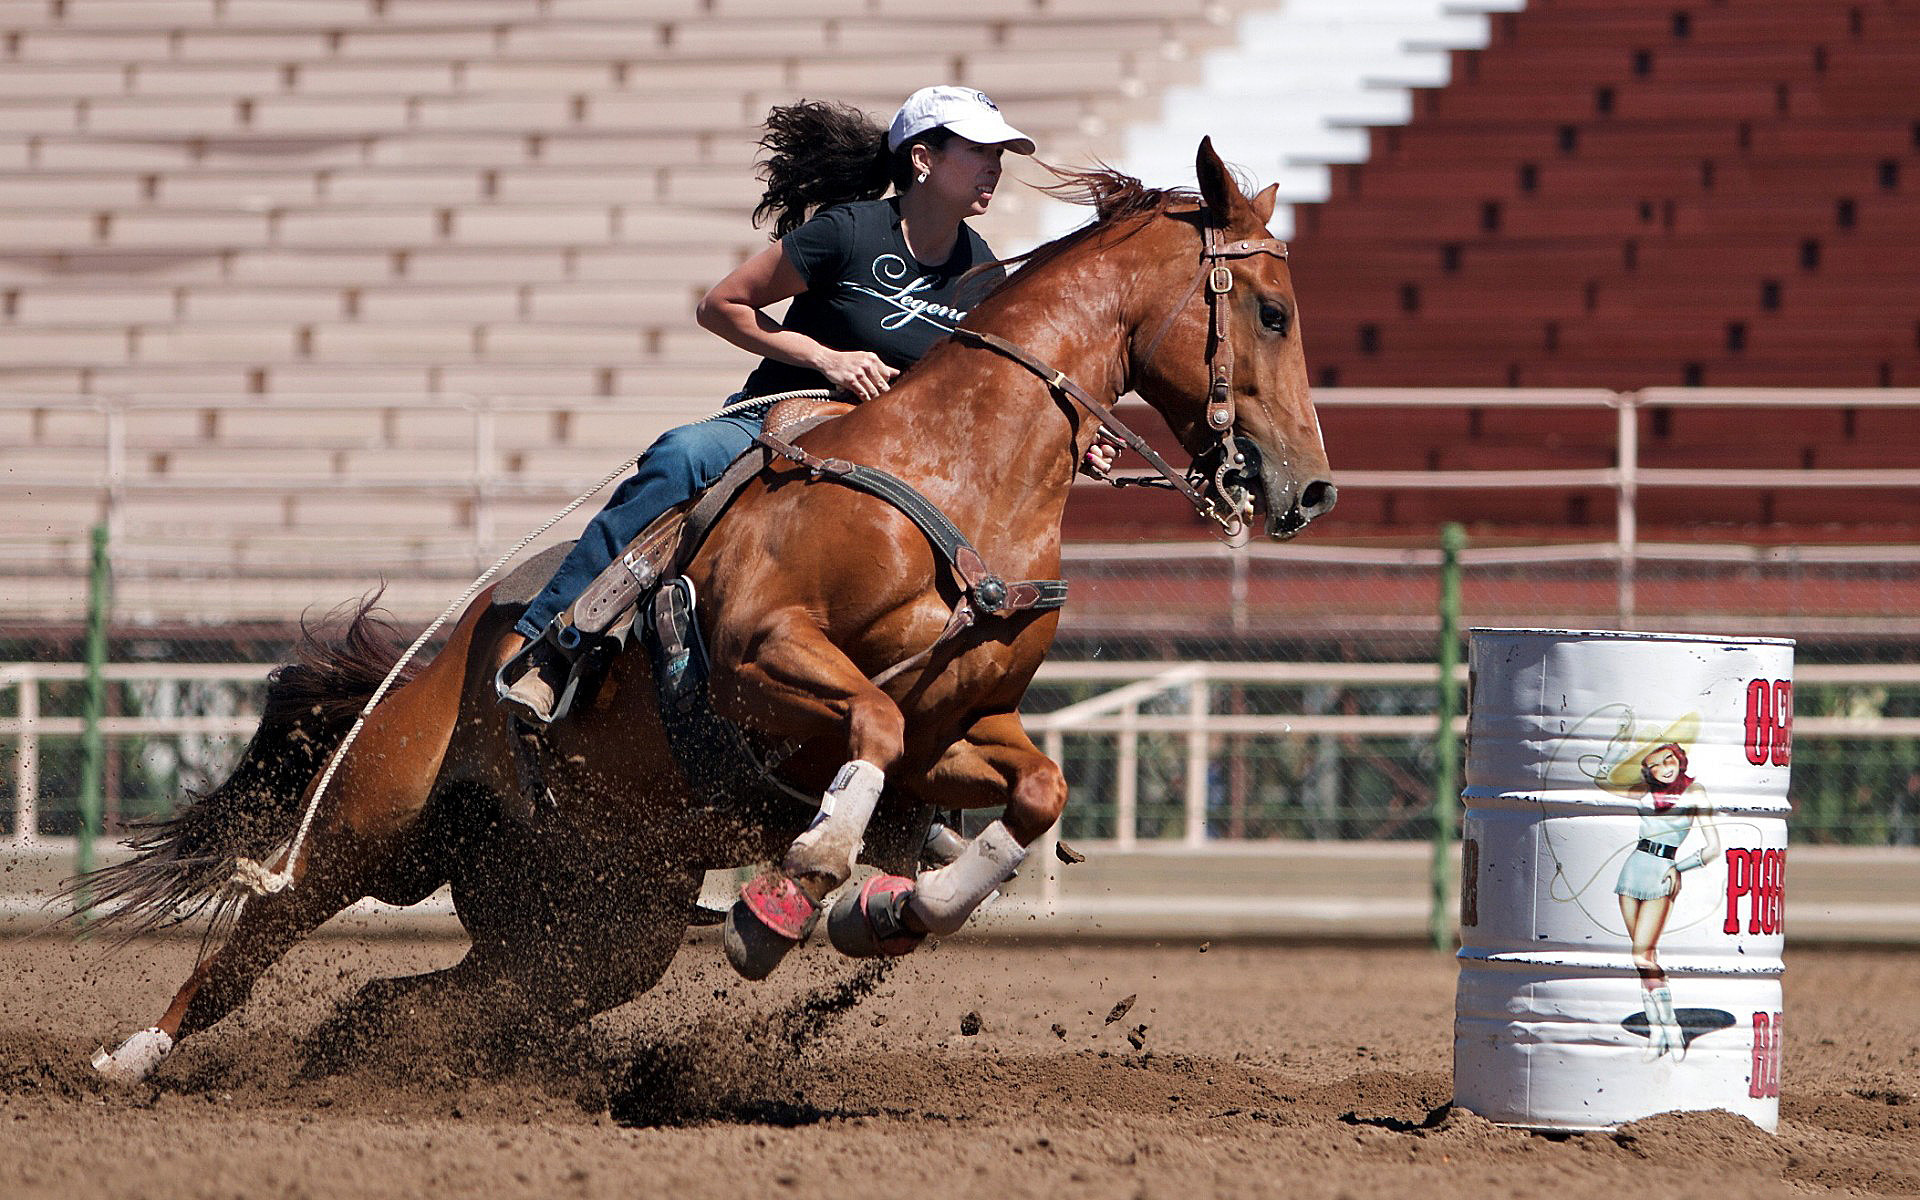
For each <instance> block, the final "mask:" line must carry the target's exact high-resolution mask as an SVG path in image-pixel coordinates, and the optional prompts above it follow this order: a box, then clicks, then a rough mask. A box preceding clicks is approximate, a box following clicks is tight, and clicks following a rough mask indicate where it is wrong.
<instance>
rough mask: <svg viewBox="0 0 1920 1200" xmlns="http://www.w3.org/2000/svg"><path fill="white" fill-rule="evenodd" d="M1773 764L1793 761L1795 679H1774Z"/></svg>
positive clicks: (1778, 765)
mask: <svg viewBox="0 0 1920 1200" xmlns="http://www.w3.org/2000/svg"><path fill="white" fill-rule="evenodd" d="M1771 761H1772V762H1773V765H1774V766H1776V767H1784V766H1787V765H1788V764H1789V763H1791V762H1793V681H1792V680H1791V679H1776V680H1774V681H1773V754H1772V760H1771Z"/></svg>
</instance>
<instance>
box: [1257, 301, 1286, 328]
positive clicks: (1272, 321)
mask: <svg viewBox="0 0 1920 1200" xmlns="http://www.w3.org/2000/svg"><path fill="white" fill-rule="evenodd" d="M1260 323H1261V324H1262V325H1265V326H1266V327H1267V328H1268V329H1271V330H1273V331H1274V332H1275V333H1278V334H1281V335H1283V336H1284V335H1285V334H1286V332H1287V310H1286V309H1284V308H1282V307H1281V306H1279V305H1278V304H1275V303H1274V302H1273V301H1271V300H1262V301H1261V302H1260Z"/></svg>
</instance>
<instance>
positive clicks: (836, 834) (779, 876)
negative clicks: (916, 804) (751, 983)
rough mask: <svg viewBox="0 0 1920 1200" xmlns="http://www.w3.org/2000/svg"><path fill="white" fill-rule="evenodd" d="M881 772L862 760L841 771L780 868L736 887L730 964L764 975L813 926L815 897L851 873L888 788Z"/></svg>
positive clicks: (728, 941)
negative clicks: (737, 893)
mask: <svg viewBox="0 0 1920 1200" xmlns="http://www.w3.org/2000/svg"><path fill="white" fill-rule="evenodd" d="M886 779H887V777H886V773H885V772H883V771H882V770H881V769H880V768H879V767H876V766H874V765H873V764H872V763H870V762H866V761H864V760H862V759H854V760H853V761H852V762H850V763H847V764H846V765H845V766H843V767H841V768H840V773H839V774H838V775H836V776H835V777H834V780H833V785H832V786H831V787H829V788H828V789H827V792H826V795H825V796H824V797H822V799H821V801H820V812H819V815H818V816H816V817H815V818H814V819H813V824H812V825H810V826H808V828H807V830H806V832H805V833H802V834H801V835H800V836H799V837H797V838H795V839H794V840H793V844H792V845H790V846H788V847H787V853H786V855H785V857H783V858H782V859H781V862H780V866H779V868H778V869H775V870H769V871H767V872H765V873H763V874H761V875H758V876H755V877H754V878H753V879H752V880H750V881H749V882H748V883H747V885H746V886H745V887H743V888H741V889H740V900H739V902H738V903H736V904H735V905H734V906H733V910H732V911H731V912H729V913H728V914H727V926H726V930H725V932H724V936H723V937H722V939H721V940H722V942H723V944H724V945H725V947H726V951H727V961H729V962H731V963H732V964H733V967H734V969H735V970H737V971H739V972H740V974H742V975H744V976H746V977H747V978H748V979H764V978H766V977H767V975H768V974H769V973H770V972H771V971H772V970H773V968H774V967H776V966H778V965H779V963H780V960H781V959H782V958H784V957H786V953H787V951H788V950H791V949H792V948H793V947H794V946H796V945H798V944H799V943H800V941H801V940H802V939H803V938H805V937H806V936H807V934H808V933H809V932H811V931H812V929H813V924H814V921H815V919H816V918H817V917H818V916H819V913H820V902H821V901H822V900H823V899H825V898H826V895H827V893H828V892H831V891H832V890H833V889H835V888H837V887H839V886H840V885H841V884H843V883H845V882H846V881H847V878H848V877H849V876H851V875H852V874H853V864H854V861H855V860H856V859H857V858H858V857H859V855H860V846H861V843H862V842H863V841H864V839H865V838H866V834H867V822H868V821H870V820H871V819H872V818H873V810H874V807H875V806H876V805H877V804H879V802H880V792H881V789H882V788H884V787H885V786H886Z"/></svg>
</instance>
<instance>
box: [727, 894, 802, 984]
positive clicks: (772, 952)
mask: <svg viewBox="0 0 1920 1200" xmlns="http://www.w3.org/2000/svg"><path fill="white" fill-rule="evenodd" d="M720 944H721V945H722V946H723V947H725V948H726V951H727V961H728V962H729V963H732V964H733V969H734V970H736V971H738V972H739V973H740V976H741V978H743V979H753V980H760V979H765V978H766V977H767V976H769V975H771V974H773V969H774V968H775V967H777V966H779V965H780V960H781V959H783V958H785V957H786V956H787V951H789V950H791V949H793V948H794V947H795V946H797V945H799V944H800V943H799V941H798V940H797V939H794V938H789V937H782V936H781V935H780V934H778V933H775V932H774V931H773V930H771V929H769V928H767V926H766V924H765V922H763V921H761V920H760V918H759V916H757V915H756V914H755V913H754V911H753V910H752V909H751V908H748V907H747V902H746V901H745V900H736V901H734V902H733V907H732V908H731V909H728V910H727V921H726V925H725V926H724V927H723V928H722V929H721V931H720Z"/></svg>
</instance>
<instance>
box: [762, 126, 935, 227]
mask: <svg viewBox="0 0 1920 1200" xmlns="http://www.w3.org/2000/svg"><path fill="white" fill-rule="evenodd" d="M952 137H953V131H952V130H950V129H947V128H946V127H944V126H941V127H938V128H934V129H929V130H927V131H926V132H925V133H921V134H916V135H915V136H913V137H910V138H908V139H907V140H906V141H905V142H903V143H901V145H900V148H899V149H898V150H889V149H887V131H886V128H885V126H883V125H881V124H880V123H879V122H878V121H875V120H874V119H873V118H872V117H870V116H868V115H867V114H866V113H864V112H861V111H860V110H859V109H857V108H855V107H853V106H852V105H850V104H838V103H835V102H834V101H831V100H802V101H799V102H798V103H796V104H783V105H780V106H779V107H776V108H773V109H770V110H769V111H768V112H767V120H766V133H765V134H763V135H762V136H761V138H760V148H761V149H762V150H764V151H766V155H765V157H763V158H762V159H761V160H760V166H759V170H758V172H757V174H758V175H759V177H760V178H761V179H763V180H765V181H766V185H767V188H766V191H765V192H764V193H763V194H762V195H761V197H760V203H759V204H758V205H757V206H755V208H754V210H753V223H754V224H755V225H759V224H760V223H761V222H763V221H765V220H766V219H767V218H768V217H772V218H773V235H772V236H773V237H774V238H775V239H776V240H777V239H779V238H783V237H785V236H787V235H788V234H789V233H792V232H793V231H794V230H796V229H798V228H800V226H801V225H802V224H803V223H805V221H806V219H807V218H808V217H810V216H812V215H813V214H814V213H816V212H818V211H819V210H821V209H823V208H828V207H830V206H832V205H835V204H847V203H850V202H852V201H855V200H878V199H879V198H880V197H882V196H884V195H886V194H887V189H888V188H889V187H891V188H893V190H894V191H896V192H904V191H906V190H907V188H908V186H909V185H911V184H912V182H913V160H912V159H911V158H909V157H908V155H909V152H910V151H911V150H912V148H913V147H914V146H916V145H925V146H930V147H932V148H934V149H936V150H937V149H939V148H940V147H941V146H943V145H945V144H946V143H947V141H948V140H949V139H950V138H952Z"/></svg>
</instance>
